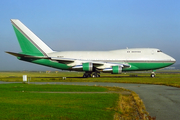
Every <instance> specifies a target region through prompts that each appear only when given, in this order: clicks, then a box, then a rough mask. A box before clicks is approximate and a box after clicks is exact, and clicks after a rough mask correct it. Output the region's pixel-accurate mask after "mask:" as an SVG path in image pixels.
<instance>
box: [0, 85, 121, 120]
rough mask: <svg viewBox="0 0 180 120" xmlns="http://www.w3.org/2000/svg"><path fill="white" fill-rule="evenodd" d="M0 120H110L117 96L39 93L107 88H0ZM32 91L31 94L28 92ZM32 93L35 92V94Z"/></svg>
mask: <svg viewBox="0 0 180 120" xmlns="http://www.w3.org/2000/svg"><path fill="white" fill-rule="evenodd" d="M0 91H1V92H0V106H1V109H0V119H9V120H17V119H18V120H19V119H23V120H24V119H28V120H29V119H33V120H34V119H52V120H55V119H68V120H71V119H73V120H74V119H79V120H82V119H83V120H84V119H86V120H92V119H97V120H100V119H102V120H105V119H107V120H110V119H113V115H114V114H115V111H114V107H115V106H116V105H117V100H118V97H119V94H115V93H107V94H104V93H100V94H99V93H98V94H95V93H93V94H86V93H83V94H82V93H81V94H77V93H72V94H69V93H68V94H67V93H39V92H38V91H41V92H43V91H44V92H48V91H56V92H63V91H69V92H72V91H76V92H77V91H80V92H92V91H94V92H96V91H98V92H104V91H108V90H107V88H102V87H95V86H69V85H31V84H30V85H29V84H1V85H0ZM32 91H34V92H32ZM35 91H36V92H35Z"/></svg>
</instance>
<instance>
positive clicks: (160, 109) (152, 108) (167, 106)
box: [0, 82, 180, 120]
mask: <svg viewBox="0 0 180 120" xmlns="http://www.w3.org/2000/svg"><path fill="white" fill-rule="evenodd" d="M3 83H4V84H6V82H0V84H3ZM13 83H14V82H13ZM31 84H64V85H89V86H90V85H91V86H93V85H97V86H98V85H100V86H112V87H113V86H118V87H123V88H126V89H129V90H132V91H134V92H136V93H137V94H138V95H139V96H140V98H141V99H142V100H143V102H144V104H145V107H146V110H147V111H148V112H149V114H150V115H151V116H152V117H156V119H157V120H170V119H171V120H179V119H180V88H176V87H169V86H163V85H148V84H129V83H100V82H32V83H31Z"/></svg>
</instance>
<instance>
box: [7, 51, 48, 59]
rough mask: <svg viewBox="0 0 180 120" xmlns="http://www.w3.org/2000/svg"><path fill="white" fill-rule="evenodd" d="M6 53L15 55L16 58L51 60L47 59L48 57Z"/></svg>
mask: <svg viewBox="0 0 180 120" xmlns="http://www.w3.org/2000/svg"><path fill="white" fill-rule="evenodd" d="M6 53H8V54H11V55H14V56H16V57H24V58H34V59H49V57H46V56H31V55H26V54H21V53H14V52H6Z"/></svg>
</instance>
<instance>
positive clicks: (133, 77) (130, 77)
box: [0, 71, 180, 87]
mask: <svg viewBox="0 0 180 120" xmlns="http://www.w3.org/2000/svg"><path fill="white" fill-rule="evenodd" d="M160 72H163V73H156V77H155V78H151V77H150V72H149V73H127V74H125V73H122V74H115V75H114V74H103V73H102V74H101V77H100V78H82V75H83V73H81V72H59V73H56V72H51V73H46V72H41V73H40V72H0V81H22V75H27V76H28V77H31V79H30V81H31V82H65V81H66V82H116V83H143V84H159V85H167V86H174V87H180V71H171V72H170V73H166V72H167V71H160ZM62 77H66V80H63V79H62Z"/></svg>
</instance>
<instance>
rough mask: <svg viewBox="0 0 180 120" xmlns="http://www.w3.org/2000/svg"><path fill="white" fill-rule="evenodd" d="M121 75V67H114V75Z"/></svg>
mask: <svg viewBox="0 0 180 120" xmlns="http://www.w3.org/2000/svg"><path fill="white" fill-rule="evenodd" d="M120 73H122V67H121V66H112V74H120Z"/></svg>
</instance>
